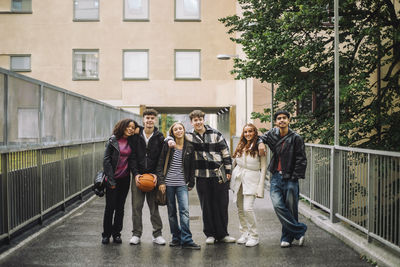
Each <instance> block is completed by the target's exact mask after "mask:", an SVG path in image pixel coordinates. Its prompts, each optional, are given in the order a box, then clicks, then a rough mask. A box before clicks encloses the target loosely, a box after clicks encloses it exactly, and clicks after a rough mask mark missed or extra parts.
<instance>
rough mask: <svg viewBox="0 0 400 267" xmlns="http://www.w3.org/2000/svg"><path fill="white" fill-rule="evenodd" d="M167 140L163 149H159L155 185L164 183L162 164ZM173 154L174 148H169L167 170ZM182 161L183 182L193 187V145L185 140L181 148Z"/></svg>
mask: <svg viewBox="0 0 400 267" xmlns="http://www.w3.org/2000/svg"><path fill="white" fill-rule="evenodd" d="M168 148H169V147H168V142H165V144H164V146H163V149H162V151H161V155H160V159H159V160H158V165H157V176H158V179H157V186H158V185H160V184H165V176H164V164H165V159H166V157H167V153H168ZM173 155H174V148H171V152H170V153H169V159H168V163H167V170H166V172H168V170H169V167H170V165H171V161H172V157H173ZM182 163H183V166H182V167H183V175H184V177H185V183H186V184H187V186H188V187H190V188H193V187H194V184H195V182H194V147H193V145H192V144H191V143H190V142H188V141H186V140H185V142H184V143H183V149H182Z"/></svg>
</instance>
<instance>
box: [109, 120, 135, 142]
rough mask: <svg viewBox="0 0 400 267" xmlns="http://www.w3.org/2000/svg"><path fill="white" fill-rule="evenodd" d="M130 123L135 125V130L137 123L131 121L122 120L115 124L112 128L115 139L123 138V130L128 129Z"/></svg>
mask: <svg viewBox="0 0 400 267" xmlns="http://www.w3.org/2000/svg"><path fill="white" fill-rule="evenodd" d="M131 122H133V123H134V124H135V128H136V127H137V126H138V124H137V122H136V121H134V120H132V119H123V120H120V121H119V122H117V123H116V124H115V126H114V130H113V135H115V137H116V138H117V139H120V138H121V137H122V136H124V132H125V129H126V128H128V126H129V123H131Z"/></svg>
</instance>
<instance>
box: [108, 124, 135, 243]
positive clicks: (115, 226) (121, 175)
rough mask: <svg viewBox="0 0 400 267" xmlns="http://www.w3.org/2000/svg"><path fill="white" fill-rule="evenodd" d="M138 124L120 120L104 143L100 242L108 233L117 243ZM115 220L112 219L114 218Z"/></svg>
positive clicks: (119, 236)
mask: <svg viewBox="0 0 400 267" xmlns="http://www.w3.org/2000/svg"><path fill="white" fill-rule="evenodd" d="M136 126H137V123H136V122H135V121H134V120H132V119H123V120H121V121H119V122H118V123H117V124H116V125H115V126H114V130H113V135H112V136H111V137H110V139H109V140H108V142H107V143H106V149H105V152H104V160H103V170H104V174H105V176H106V207H105V210H104V218H103V233H102V243H103V244H108V243H109V242H110V236H111V235H112V236H113V241H114V243H117V244H120V243H122V240H121V230H122V222H123V219H124V206H125V200H126V196H127V195H128V192H129V183H130V173H131V169H132V168H133V165H135V164H134V155H133V153H132V151H133V149H134V148H133V143H132V141H133V140H132V138H131V136H132V135H133V134H134V132H135V128H136ZM113 219H114V220H113Z"/></svg>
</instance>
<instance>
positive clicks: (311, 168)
mask: <svg viewBox="0 0 400 267" xmlns="http://www.w3.org/2000/svg"><path fill="white" fill-rule="evenodd" d="M310 158H311V161H310V199H311V200H312V201H310V208H313V207H314V204H313V200H315V186H314V185H315V181H314V153H313V147H310Z"/></svg>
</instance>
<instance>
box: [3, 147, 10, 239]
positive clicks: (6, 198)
mask: <svg viewBox="0 0 400 267" xmlns="http://www.w3.org/2000/svg"><path fill="white" fill-rule="evenodd" d="M7 163H8V153H4V154H1V164H2V166H1V169H2V170H3V174H2V176H3V178H2V181H1V182H2V185H1V188H2V189H3V192H1V193H2V198H3V215H5V216H3V218H2V220H3V227H4V229H3V230H4V233H7V238H6V243H7V244H10V240H11V238H10V237H11V234H10V225H11V223H10V194H9V192H8V164H7Z"/></svg>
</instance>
